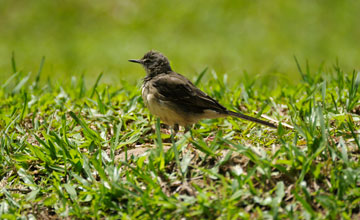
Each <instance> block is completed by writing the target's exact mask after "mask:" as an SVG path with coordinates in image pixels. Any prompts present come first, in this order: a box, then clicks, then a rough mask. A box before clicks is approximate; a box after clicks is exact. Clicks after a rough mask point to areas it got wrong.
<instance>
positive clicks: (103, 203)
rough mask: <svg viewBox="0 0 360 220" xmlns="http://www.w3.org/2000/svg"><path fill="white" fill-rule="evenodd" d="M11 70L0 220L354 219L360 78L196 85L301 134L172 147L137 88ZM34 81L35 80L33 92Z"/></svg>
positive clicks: (233, 134) (228, 127) (220, 134)
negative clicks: (64, 81)
mask: <svg viewBox="0 0 360 220" xmlns="http://www.w3.org/2000/svg"><path fill="white" fill-rule="evenodd" d="M42 64H43V63H41V64H40V67H39V70H38V71H35V72H36V73H35V74H34V75H33V76H32V77H29V76H28V75H27V74H24V73H22V72H21V71H17V66H16V62H15V59H13V63H12V66H13V69H12V70H13V74H12V75H11V77H9V78H8V79H7V80H6V81H4V83H2V84H1V90H0V100H1V102H0V129H1V136H0V152H1V153H0V188H1V190H0V199H1V200H0V217H1V218H4V219H17V218H20V217H21V216H22V217H27V218H44V219H49V218H65V219H70V218H100V219H103V218H107V219H135V218H141V219H181V218H184V217H185V218H193V219H216V218H219V219H255V218H256V219H357V218H359V217H360V166H359V163H360V162H359V157H360V156H359V152H360V142H359V139H360V135H359V131H360V105H359V104H360V103H359V98H360V93H359V89H358V87H359V83H360V74H359V73H357V72H355V71H354V72H350V73H344V72H343V71H342V70H341V68H340V67H339V66H338V65H334V67H333V68H332V69H331V70H329V71H327V70H324V68H321V67H320V68H319V69H317V70H316V71H313V70H311V69H310V68H308V66H307V65H306V64H302V65H301V64H299V63H298V62H297V61H296V62H295V61H294V65H295V66H296V64H297V65H298V71H299V78H301V81H300V82H299V83H298V84H296V85H293V84H289V83H288V82H287V81H286V80H285V79H284V80H282V81H278V82H277V83H272V82H270V80H268V79H262V80H260V79H253V78H251V77H249V78H247V79H246V80H241V81H237V82H234V81H231V82H229V81H230V79H229V78H228V75H226V74H225V75H218V74H216V73H215V72H210V71H207V70H204V71H203V72H201V73H199V74H197V75H196V76H195V77H194V78H193V79H192V80H193V81H194V82H196V83H197V84H198V86H199V87H200V88H201V89H203V90H204V91H205V92H207V93H208V94H209V95H210V96H212V97H214V98H216V99H217V100H218V101H219V102H220V103H222V104H224V105H225V106H226V107H227V108H229V109H232V110H235V111H241V112H243V113H245V114H248V115H253V116H255V115H258V116H259V115H265V116H267V117H271V118H273V119H276V120H279V121H281V122H283V123H288V124H291V125H293V126H294V129H287V128H284V127H282V126H281V125H280V126H279V128H278V129H277V130H276V129H272V128H268V127H264V126H261V125H257V124H254V123H249V122H246V121H242V120H239V119H236V118H231V117H229V118H226V119H216V120H215V119H214V120H203V121H201V122H200V123H198V124H196V125H195V126H194V127H193V128H192V131H191V132H192V136H193V137H191V135H190V133H189V132H187V133H185V134H184V133H183V132H184V131H183V130H181V131H180V132H179V133H178V134H177V136H176V137H175V141H174V142H172V141H171V139H170V134H169V130H167V129H166V128H164V126H162V125H161V124H160V122H159V121H158V120H157V119H156V118H154V117H152V116H151V115H150V114H149V112H148V110H147V109H146V108H145V106H144V104H143V101H142V98H141V96H140V88H139V86H138V85H136V84H130V83H127V82H126V81H123V82H122V83H121V84H119V85H117V86H113V85H109V84H106V83H103V82H102V77H103V75H102V74H100V75H99V76H98V77H97V80H95V83H94V84H93V85H91V86H87V83H86V80H87V79H86V77H80V78H75V77H74V78H72V80H71V83H63V82H56V81H53V80H51V79H49V80H48V81H46V80H43V79H42V69H41V68H42V66H43V65H42ZM32 78H34V80H32Z"/></svg>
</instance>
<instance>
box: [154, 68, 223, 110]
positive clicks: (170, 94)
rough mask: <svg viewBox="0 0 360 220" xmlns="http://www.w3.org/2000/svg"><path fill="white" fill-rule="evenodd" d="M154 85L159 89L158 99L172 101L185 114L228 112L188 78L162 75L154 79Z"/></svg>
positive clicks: (178, 75) (175, 74)
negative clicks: (205, 111)
mask: <svg viewBox="0 0 360 220" xmlns="http://www.w3.org/2000/svg"><path fill="white" fill-rule="evenodd" d="M152 81H153V82H152V85H153V86H154V87H155V88H156V89H157V91H158V93H159V95H158V98H159V99H160V100H162V101H170V102H171V103H174V104H175V105H176V107H178V108H180V109H182V110H183V111H185V112H193V113H203V112H204V110H214V111H216V112H219V113H225V112H227V110H226V108H225V107H224V106H222V105H220V104H219V103H218V102H217V101H216V100H214V99H213V98H211V97H210V96H208V95H206V94H205V93H204V92H203V91H201V90H200V89H198V88H197V87H196V86H195V85H194V84H192V83H191V81H190V80H188V79H187V78H186V77H184V76H182V75H180V74H177V73H174V72H173V73H170V74H161V75H158V76H157V77H155V78H153V80H152Z"/></svg>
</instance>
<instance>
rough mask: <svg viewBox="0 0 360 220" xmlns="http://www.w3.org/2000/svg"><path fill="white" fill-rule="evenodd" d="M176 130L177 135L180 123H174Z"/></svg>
mask: <svg viewBox="0 0 360 220" xmlns="http://www.w3.org/2000/svg"><path fill="white" fill-rule="evenodd" d="M174 131H175V135H176V134H177V132H178V131H179V124H174Z"/></svg>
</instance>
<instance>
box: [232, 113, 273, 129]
mask: <svg viewBox="0 0 360 220" xmlns="http://www.w3.org/2000/svg"><path fill="white" fill-rule="evenodd" d="M227 113H228V114H229V115H231V116H235V117H238V118H242V119H245V120H248V121H252V122H256V123H259V124H262V125H266V126H269V127H272V128H277V126H276V125H274V124H273V123H270V122H267V121H263V120H260V119H257V118H253V117H251V116H247V115H243V114H241V113H237V112H232V111H227Z"/></svg>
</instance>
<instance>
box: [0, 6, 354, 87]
mask: <svg viewBox="0 0 360 220" xmlns="http://www.w3.org/2000/svg"><path fill="white" fill-rule="evenodd" d="M359 11H360V1H357V0H349V1H347V0H344V1H339V0H328V1H321V0H312V1H310V0H309V1H305V0H299V1H289V0H273V1H259V0H258V1H257V0H251V1H250V0H240V1H232V0H225V1H215V0H207V1H180V0H175V1H165V0H152V1H147V0H121V1H95V0H88V1H85V0H77V1H70V0H61V1H59V0H51V1H49V0H36V1H35V0H34V1H28V0H16V1H13V0H0V77H1V78H3V79H6V78H7V77H9V76H10V75H11V73H12V70H11V62H10V60H11V53H12V51H14V52H15V58H16V63H17V69H18V70H22V71H23V72H24V73H27V72H30V71H31V72H33V73H34V74H33V75H35V73H36V72H37V69H38V66H39V63H40V60H41V57H42V56H45V57H46V61H45V66H44V70H43V74H44V75H45V76H50V77H51V78H53V79H56V80H69V79H70V78H71V76H74V75H75V76H78V75H81V74H83V73H84V74H85V77H86V79H87V80H88V81H91V80H93V81H95V78H96V76H97V75H98V74H99V73H100V72H104V78H103V80H102V81H105V82H108V83H113V84H117V83H118V82H119V81H120V79H123V80H128V81H130V82H137V81H139V78H141V77H143V76H144V74H145V73H144V71H143V70H142V69H141V67H140V66H137V65H135V64H133V63H129V62H127V60H128V59H131V58H140V57H142V56H143V54H144V53H145V52H147V51H148V50H150V49H155V50H158V51H161V52H162V53H164V54H165V55H166V56H167V57H169V59H170V60H171V63H172V66H173V69H174V70H175V71H177V72H179V73H182V74H184V75H186V76H188V77H190V78H191V76H192V75H194V74H196V73H198V72H200V71H201V70H203V69H204V68H205V67H209V68H210V70H215V71H216V72H218V73H220V74H222V73H228V74H229V75H230V76H232V77H237V78H240V77H241V76H242V74H244V72H245V71H246V72H247V73H248V74H249V75H250V76H255V75H257V76H263V75H266V74H268V75H269V74H270V75H274V76H279V75H280V76H281V77H284V78H288V79H290V80H291V81H296V80H292V79H297V77H298V76H297V75H298V73H297V70H296V65H295V62H294V58H293V56H294V55H295V56H297V58H298V59H299V60H300V61H301V62H302V63H304V62H305V60H309V63H310V66H311V67H313V68H317V67H319V66H320V64H321V63H322V62H323V61H325V64H326V66H327V67H328V68H330V67H331V66H332V65H333V64H334V63H336V60H337V59H338V60H339V63H340V66H341V67H342V68H344V69H345V71H352V70H353V69H358V68H359V67H360V65H359V63H360V62H359V61H360V42H359V39H360V18H359ZM44 75H43V76H42V77H43V79H44V78H46V77H44Z"/></svg>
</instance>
